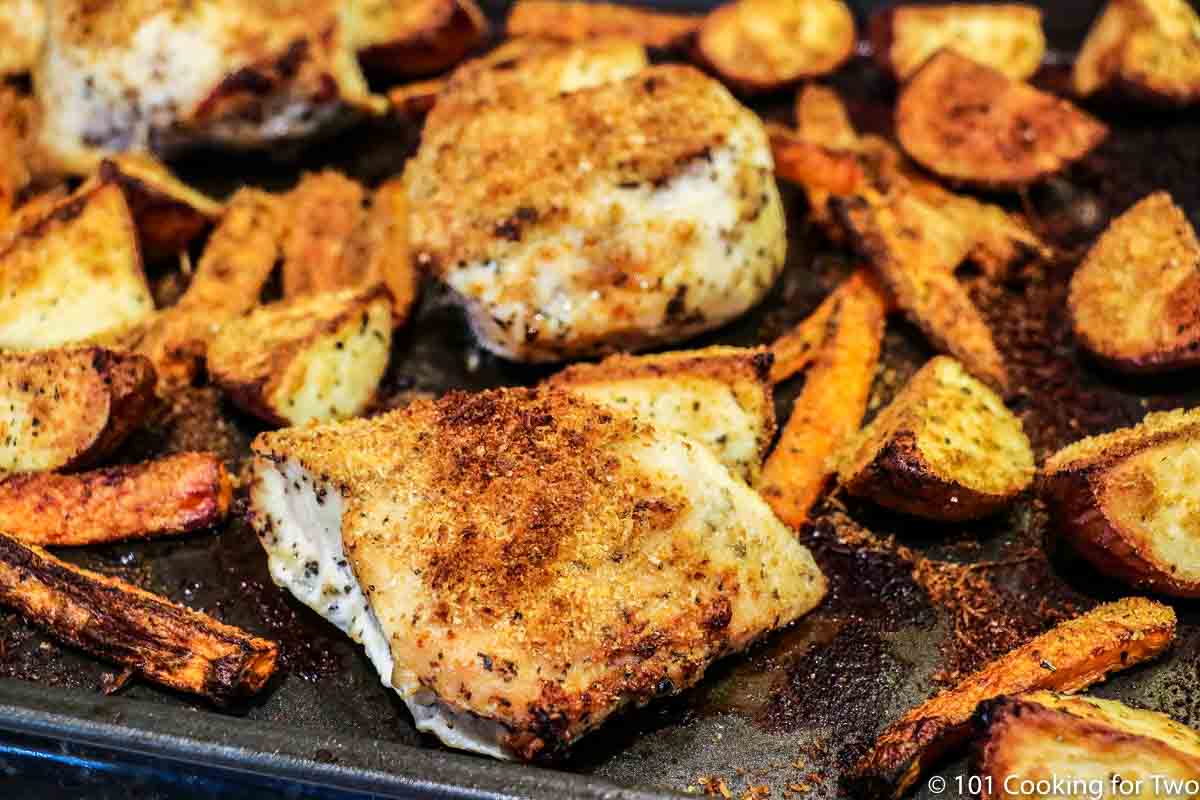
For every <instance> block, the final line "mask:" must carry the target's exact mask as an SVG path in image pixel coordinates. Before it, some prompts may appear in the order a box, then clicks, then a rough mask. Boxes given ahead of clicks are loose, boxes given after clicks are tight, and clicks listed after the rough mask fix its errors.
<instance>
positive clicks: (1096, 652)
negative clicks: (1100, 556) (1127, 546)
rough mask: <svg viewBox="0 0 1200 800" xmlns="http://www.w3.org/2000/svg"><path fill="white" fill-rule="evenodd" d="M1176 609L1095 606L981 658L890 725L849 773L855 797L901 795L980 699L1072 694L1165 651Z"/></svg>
mask: <svg viewBox="0 0 1200 800" xmlns="http://www.w3.org/2000/svg"><path fill="white" fill-rule="evenodd" d="M1174 638H1175V611H1174V610H1173V609H1171V608H1170V607H1168V606H1164V605H1162V604H1161V603H1156V602H1154V601H1153V600H1147V599H1145V598H1142V597H1127V598H1125V599H1124V600H1118V601H1117V602H1115V603H1106V604H1104V605H1101V606H1097V607H1096V608H1094V609H1092V610H1091V611H1089V612H1088V613H1086V614H1083V615H1081V616H1078V617H1076V618H1075V619H1071V620H1067V621H1066V622H1063V623H1060V624H1058V625H1056V626H1055V627H1053V628H1051V629H1050V630H1049V631H1047V632H1046V633H1043V634H1042V635H1041V636H1038V637H1036V638H1034V639H1032V640H1031V641H1029V642H1028V643H1026V644H1025V645H1023V646H1021V647H1018V648H1017V649H1015V650H1012V651H1010V652H1009V653H1006V654H1005V655H1003V656H1001V657H1000V658H997V659H995V660H994V661H991V662H989V663H988V664H986V665H985V666H984V667H983V668H982V669H980V670H979V671H978V672H976V673H974V674H972V675H970V676H969V677H967V678H965V679H964V680H963V681H962V683H960V684H958V685H957V686H954V687H952V688H950V689H947V690H945V691H943V692H941V693H940V694H938V695H937V696H936V697H933V698H931V699H930V700H927V701H925V702H924V703H922V704H921V705H919V706H917V707H916V708H914V709H912V710H911V711H909V712H908V713H907V714H905V715H904V716H903V717H901V718H900V719H899V720H897V721H896V722H894V723H892V724H891V725H889V726H888V727H887V728H886V729H885V730H884V731H883V733H881V734H880V735H879V738H878V739H877V740H876V741H875V744H874V746H873V747H872V748H871V749H870V750H869V751H868V752H867V754H866V755H865V756H863V757H862V759H861V760H860V761H859V762H858V764H856V765H855V767H854V768H853V769H852V770H851V771H850V773H849V774H847V776H846V778H845V783H846V785H847V788H848V789H850V790H851V791H852V792H853V793H854V794H856V795H857V796H860V797H891V798H899V797H900V796H901V795H903V794H904V792H905V791H906V790H907V789H909V788H910V787H911V786H912V785H913V784H914V783H915V782H916V781H917V778H919V777H920V776H921V773H922V772H923V771H925V770H926V769H927V768H929V767H930V766H932V765H933V764H935V763H937V762H938V761H940V760H941V759H942V757H943V756H945V755H946V754H948V753H949V752H950V751H952V750H954V749H956V748H958V747H959V746H960V745H962V744H963V742H964V741H965V740H966V739H967V737H968V736H969V735H970V732H971V718H972V716H973V715H974V714H975V710H976V709H977V708H978V707H979V704H980V703H983V702H984V701H987V700H992V699H995V698H997V697H1000V696H1002V695H1010V694H1019V693H1021V692H1028V691H1032V690H1034V689H1051V690H1054V691H1060V692H1076V691H1079V690H1081V689H1086V688H1087V687H1088V686H1091V685H1092V684H1094V683H1097V682H1098V681H1101V680H1103V679H1104V678H1105V677H1106V676H1107V675H1108V674H1109V673H1112V672H1117V671H1118V670H1123V669H1128V668H1129V667H1132V666H1134V665H1135V664H1139V663H1141V662H1143V661H1146V660H1148V659H1151V658H1154V657H1156V656H1158V655H1159V654H1160V653H1162V652H1163V651H1164V650H1166V649H1167V648H1168V647H1169V646H1170V645H1171V642H1172V640H1173V639H1174Z"/></svg>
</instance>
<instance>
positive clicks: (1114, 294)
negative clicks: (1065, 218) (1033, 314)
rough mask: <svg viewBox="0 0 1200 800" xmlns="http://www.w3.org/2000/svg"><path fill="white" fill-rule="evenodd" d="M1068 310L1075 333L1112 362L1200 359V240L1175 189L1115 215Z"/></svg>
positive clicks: (1081, 273) (1170, 365)
mask: <svg viewBox="0 0 1200 800" xmlns="http://www.w3.org/2000/svg"><path fill="white" fill-rule="evenodd" d="M1129 294H1134V295H1138V296H1140V298H1141V299H1142V300H1143V302H1142V303H1139V304H1138V308H1143V307H1144V308H1145V309H1146V310H1145V311H1143V312H1141V318H1139V315H1135V314H1132V313H1130V312H1128V310H1127V309H1128V308H1129V303H1128V296H1129ZM1149 300H1153V303H1149V302H1146V301H1149ZM1067 310H1068V312H1069V315H1070V319H1071V329H1072V331H1073V333H1074V335H1075V338H1076V339H1077V340H1078V342H1079V343H1080V344H1081V345H1083V347H1084V348H1086V349H1087V351H1088V352H1089V354H1090V355H1091V356H1092V357H1094V358H1095V359H1096V360H1097V361H1098V362H1099V363H1101V364H1102V365H1104V366H1105V367H1107V368H1109V369H1111V370H1114V371H1116V372H1123V373H1126V374H1131V375H1140V374H1148V373H1158V372H1168V371H1173V370H1180V369H1187V368H1189V367H1195V366H1200V241H1198V240H1197V237H1196V231H1195V229H1194V228H1193V227H1192V224H1191V222H1190V221H1189V220H1188V218H1187V215H1186V214H1185V213H1184V212H1183V210H1182V209H1180V208H1179V207H1178V206H1177V205H1176V204H1175V202H1174V201H1173V200H1172V199H1171V196H1170V195H1169V194H1167V193H1166V192H1155V193H1153V194H1151V195H1148V196H1146V197H1145V198H1143V199H1142V200H1140V201H1139V202H1138V203H1136V204H1135V205H1134V206H1133V207H1131V208H1130V209H1128V210H1127V211H1125V212H1124V213H1123V214H1121V215H1120V216H1119V217H1117V218H1116V219H1114V220H1113V221H1112V222H1111V223H1109V225H1108V228H1107V229H1106V230H1105V231H1104V232H1103V233H1102V234H1101V235H1100V236H1099V238H1097V239H1096V241H1095V243H1094V244H1093V245H1092V247H1091V248H1090V249H1089V251H1088V253H1087V255H1086V256H1085V257H1084V259H1083V261H1082V262H1080V264H1079V266H1078V268H1076V270H1075V273H1074V274H1073V275H1072V276H1071V284H1070V291H1069V293H1068V295H1067ZM1146 319H1149V320H1153V321H1154V323H1153V324H1154V325H1156V326H1157V327H1158V328H1159V330H1158V331H1157V332H1156V333H1154V334H1150V333H1147V332H1146V331H1145V330H1144V327H1145V321H1146Z"/></svg>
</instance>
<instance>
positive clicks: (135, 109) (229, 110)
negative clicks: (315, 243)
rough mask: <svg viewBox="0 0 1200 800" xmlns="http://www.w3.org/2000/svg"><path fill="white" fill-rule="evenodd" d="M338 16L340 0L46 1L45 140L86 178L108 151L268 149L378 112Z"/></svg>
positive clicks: (42, 63) (64, 165) (41, 84)
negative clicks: (348, 112) (361, 111)
mask: <svg viewBox="0 0 1200 800" xmlns="http://www.w3.org/2000/svg"><path fill="white" fill-rule="evenodd" d="M340 14H341V11H340V4H339V3H337V2H335V0H262V1H261V2H255V3H246V2H242V1H241V0H206V2H203V3H197V2H191V1H190V0H100V2H97V1H96V0H47V27H46V40H45V46H44V48H43V49H42V53H41V57H40V59H39V61H38V64H37V66H36V68H35V70H34V87H35V90H36V92H37V95H38V99H39V100H40V101H41V104H42V107H43V108H44V109H45V111H46V114H45V119H44V124H43V129H42V140H43V144H44V146H45V148H46V150H47V151H48V153H49V154H50V156H51V157H52V159H53V160H54V161H55V162H56V164H57V166H58V167H59V168H60V169H63V170H65V171H68V172H77V173H83V172H87V171H89V170H90V169H92V168H93V167H94V166H95V165H96V163H97V162H98V161H99V159H100V158H101V157H102V156H104V155H105V154H111V153H115V152H124V151H154V152H159V153H162V152H169V151H171V150H173V149H177V148H179V147H182V146H185V145H189V144H194V143H199V142H211V143H216V144H221V145H225V146H236V147H255V146H263V145H268V144H271V143H274V142H278V141H280V140H287V139H295V138H298V137H302V136H307V135H309V134H311V133H313V132H314V131H316V130H317V129H318V128H320V127H321V126H322V125H324V124H325V123H328V122H329V121H331V119H333V118H335V117H336V116H338V114H339V112H341V111H343V110H345V109H346V108H348V107H358V108H375V107H376V105H378V104H379V103H382V99H381V98H380V99H378V100H377V99H375V98H373V97H372V96H371V95H370V93H369V91H368V88H367V84H366V81H365V79H364V78H363V76H362V73H361V72H360V71H359V67H358V62H357V60H356V58H355V54H354V52H353V48H352V47H351V45H350V43H349V42H348V41H347V36H346V34H345V31H344V28H343V25H342V21H341V18H340ZM379 110H383V109H382V108H381V109H379Z"/></svg>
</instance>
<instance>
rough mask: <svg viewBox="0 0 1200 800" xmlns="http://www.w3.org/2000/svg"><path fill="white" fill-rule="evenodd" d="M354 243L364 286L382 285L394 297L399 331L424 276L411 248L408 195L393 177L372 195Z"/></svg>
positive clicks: (393, 313) (393, 306) (393, 309)
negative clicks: (417, 265)
mask: <svg viewBox="0 0 1200 800" xmlns="http://www.w3.org/2000/svg"><path fill="white" fill-rule="evenodd" d="M369 204H370V208H368V209H367V211H366V213H365V215H364V218H363V221H362V224H361V225H360V226H359V229H358V231H356V232H355V236H354V239H353V242H352V250H353V251H354V256H353V257H354V259H356V260H357V261H358V262H359V263H360V264H361V267H360V272H361V277H360V283H361V284H362V285H364V286H370V285H373V284H376V283H382V284H383V285H384V286H386V287H387V289H388V292H389V293H391V296H392V325H393V326H394V327H397V328H399V327H400V326H402V325H403V324H404V323H405V322H406V321H407V320H408V315H409V313H410V312H411V311H412V307H413V304H415V303H416V301H417V292H418V291H419V290H420V283H421V276H420V275H419V274H418V272H417V268H416V265H415V264H414V263H413V259H412V252H411V251H410V250H409V247H408V193H407V192H406V191H405V189H404V181H403V180H402V179H400V178H393V179H392V180H390V181H387V182H386V183H384V184H383V185H382V186H380V187H379V188H378V189H376V190H375V191H374V193H372V195H371V197H370V198H369Z"/></svg>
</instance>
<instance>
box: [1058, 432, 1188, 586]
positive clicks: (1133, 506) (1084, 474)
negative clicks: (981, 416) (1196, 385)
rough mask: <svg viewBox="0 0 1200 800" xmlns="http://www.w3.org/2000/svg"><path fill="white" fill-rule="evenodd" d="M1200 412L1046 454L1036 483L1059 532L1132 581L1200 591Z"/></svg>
mask: <svg viewBox="0 0 1200 800" xmlns="http://www.w3.org/2000/svg"><path fill="white" fill-rule="evenodd" d="M1198 478H1200V411H1182V410H1180V411H1170V412H1162V413H1157V414H1150V415H1149V416H1147V417H1146V419H1145V420H1143V421H1142V422H1141V423H1140V424H1139V425H1136V426H1134V427H1132V428H1125V429H1123V430H1119V431H1115V432H1113V433H1107V434H1104V435H1101V436H1093V437H1090V438H1088V439H1083V440H1081V441H1078V442H1075V443H1074V444H1071V445H1068V446H1067V447H1065V448H1063V449H1062V450H1060V451H1058V452H1057V453H1055V454H1054V455H1052V456H1051V457H1050V458H1048V459H1047V460H1046V464H1045V467H1044V469H1043V471H1042V476H1041V478H1040V481H1039V486H1040V489H1041V492H1042V494H1043V496H1044V497H1045V498H1046V501H1047V505H1048V506H1049V507H1050V510H1051V511H1052V513H1053V514H1054V516H1055V520H1056V522H1057V524H1058V528H1059V530H1060V531H1061V532H1062V535H1063V537H1064V538H1066V539H1067V540H1068V541H1069V542H1070V543H1071V544H1072V545H1073V546H1074V547H1075V549H1076V550H1077V551H1078V552H1079V553H1080V555H1082V556H1083V557H1084V558H1086V559H1087V560H1088V561H1089V562H1091V563H1092V564H1093V565H1094V566H1095V567H1096V569H1098V570H1100V571H1101V572H1103V573H1105V574H1107V575H1111V576H1113V577H1114V578H1117V579H1119V580H1121V581H1124V582H1125V583H1128V584H1129V585H1131V586H1136V587H1139V588H1143V589H1148V590H1151V591H1155V592H1160V593H1162V594H1168V595H1175V596H1177V597H1200V489H1197V485H1198V480H1197V479H1198Z"/></svg>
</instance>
